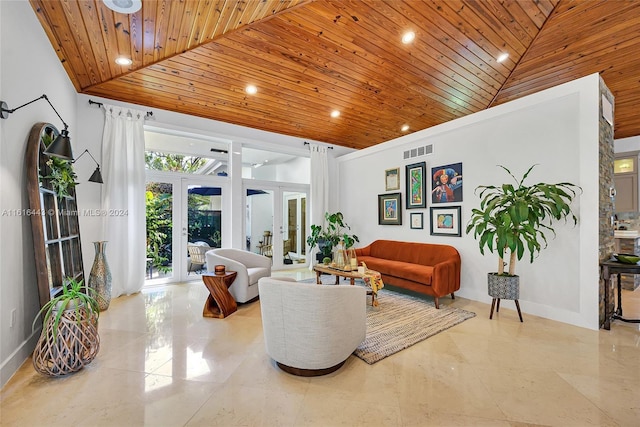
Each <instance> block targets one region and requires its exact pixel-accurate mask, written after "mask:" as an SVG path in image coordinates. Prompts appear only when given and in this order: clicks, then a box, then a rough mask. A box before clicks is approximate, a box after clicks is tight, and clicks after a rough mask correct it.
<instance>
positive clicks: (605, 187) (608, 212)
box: [598, 77, 615, 325]
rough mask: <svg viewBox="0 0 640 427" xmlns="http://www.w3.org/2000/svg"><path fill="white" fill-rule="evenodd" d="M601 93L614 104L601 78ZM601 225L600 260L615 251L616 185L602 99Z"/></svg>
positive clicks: (602, 282)
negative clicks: (611, 194) (614, 197)
mask: <svg viewBox="0 0 640 427" xmlns="http://www.w3.org/2000/svg"><path fill="white" fill-rule="evenodd" d="M600 94H601V97H602V95H604V96H605V98H607V99H608V100H609V102H610V103H611V105H613V106H614V110H615V100H614V97H613V94H612V93H611V91H610V90H609V88H608V87H607V85H606V84H605V83H604V80H602V77H601V78H600ZM599 119H600V165H599V169H600V226H599V241H600V245H599V252H598V256H599V259H600V261H601V262H602V261H605V260H608V259H610V258H611V254H612V253H613V252H614V251H615V241H614V238H613V225H612V224H611V218H612V217H613V215H614V213H615V210H614V205H613V199H612V198H611V196H610V193H609V189H610V188H612V187H614V179H613V160H614V157H615V156H614V152H613V126H611V125H610V124H609V122H607V121H606V120H605V119H604V117H602V101H601V100H600V117H599ZM604 286H609V295H611V296H613V285H612V281H610V282H609V283H606V284H605V283H604V280H602V279H601V280H600V325H602V324H603V323H604V313H605V311H604ZM609 299H610V301H609V312H613V298H609Z"/></svg>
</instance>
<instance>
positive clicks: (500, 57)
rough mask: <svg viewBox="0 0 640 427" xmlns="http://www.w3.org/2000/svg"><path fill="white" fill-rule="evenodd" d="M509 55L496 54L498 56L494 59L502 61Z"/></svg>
mask: <svg viewBox="0 0 640 427" xmlns="http://www.w3.org/2000/svg"><path fill="white" fill-rule="evenodd" d="M508 57H509V54H508V53H501V54H500V55H498V58H497V59H496V61H498V62H499V63H500V62H504V61H506V60H507V58H508Z"/></svg>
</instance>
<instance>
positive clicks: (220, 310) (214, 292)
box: [202, 271, 238, 319]
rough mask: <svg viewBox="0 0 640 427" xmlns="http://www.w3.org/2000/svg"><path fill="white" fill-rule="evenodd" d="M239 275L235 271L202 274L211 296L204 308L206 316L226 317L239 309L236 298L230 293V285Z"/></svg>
mask: <svg viewBox="0 0 640 427" xmlns="http://www.w3.org/2000/svg"><path fill="white" fill-rule="evenodd" d="M237 275H238V273H237V272H235V271H227V272H226V273H224V274H214V273H203V274H202V281H203V282H204V285H205V286H206V287H207V289H209V296H208V297H207V301H206V302H205V303H204V309H203V310H202V315H203V316H204V317H215V318H218V319H224V318H225V317H226V316H228V315H230V314H231V313H235V312H236V310H238V304H237V303H236V300H235V299H234V298H233V295H231V294H230V293H229V286H231V284H232V283H233V281H234V280H235V279H236V276H237Z"/></svg>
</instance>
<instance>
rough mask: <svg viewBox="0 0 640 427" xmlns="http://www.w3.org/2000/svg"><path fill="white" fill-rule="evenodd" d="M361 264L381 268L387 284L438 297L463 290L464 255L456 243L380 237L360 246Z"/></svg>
mask: <svg viewBox="0 0 640 427" xmlns="http://www.w3.org/2000/svg"><path fill="white" fill-rule="evenodd" d="M356 256H357V257H358V264H360V263H361V262H365V263H366V264H367V268H370V269H372V270H376V271H379V272H380V273H381V274H382V280H383V281H384V283H385V284H389V285H392V286H397V287H400V288H405V289H409V290H411V291H415V292H420V293H423V294H427V295H431V296H432V297H433V298H434V302H435V306H436V308H440V306H439V304H438V298H440V297H443V296H445V295H448V294H451V298H455V297H454V295H453V293H454V292H455V291H457V290H458V289H460V254H459V253H458V251H457V250H456V248H454V247H453V246H449V245H436V244H431V243H418V242H398V241H394V240H376V241H375V242H372V243H371V244H370V245H369V246H366V247H364V248H359V249H356Z"/></svg>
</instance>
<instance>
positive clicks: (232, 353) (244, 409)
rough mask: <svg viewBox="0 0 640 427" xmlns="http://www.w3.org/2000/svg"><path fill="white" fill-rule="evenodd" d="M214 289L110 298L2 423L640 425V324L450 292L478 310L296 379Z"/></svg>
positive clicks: (22, 386) (246, 314)
mask: <svg viewBox="0 0 640 427" xmlns="http://www.w3.org/2000/svg"><path fill="white" fill-rule="evenodd" d="M289 274H292V275H294V276H295V277H297V278H298V279H302V278H306V277H310V276H311V275H310V274H309V272H308V271H305V270H300V271H297V272H295V273H289ZM626 295H627V294H625V297H626ZM639 295H640V292H634V293H633V294H632V293H629V297H628V298H626V299H625V297H623V299H625V302H626V301H627V300H628V301H629V304H631V305H630V306H629V307H626V306H625V308H624V310H625V315H632V314H633V313H634V310H637V311H638V312H640V298H639V297H638V296H639ZM206 296H207V291H206V289H205V287H204V286H203V285H202V284H201V283H200V282H197V281H196V282H190V283H187V284H180V285H171V286H163V287H155V288H148V289H145V290H143V292H142V293H139V294H137V295H132V296H128V297H122V298H118V299H116V300H114V301H113V302H112V303H111V307H110V308H109V310H107V311H106V312H104V313H103V314H102V316H101V318H100V337H101V349H100V353H99V354H98V357H97V358H96V359H95V360H94V361H93V362H92V363H91V364H90V365H89V366H87V367H86V368H85V369H83V370H82V371H80V372H78V373H76V374H73V375H70V376H68V377H65V378H58V379H50V378H46V377H43V376H41V375H39V374H36V373H35V371H34V370H33V367H32V366H31V362H30V360H29V361H27V362H26V363H25V364H24V365H23V366H22V368H21V369H20V370H19V371H18V372H17V373H16V375H15V376H14V377H13V378H12V379H11V380H10V381H9V383H8V384H7V385H6V386H5V387H4V388H3V389H2V392H1V398H2V401H1V407H0V424H1V425H2V426H58V425H64V426H76V425H78V426H84V425H87V426H92V425H96V426H141V425H149V426H196V425H202V426H368V427H371V426H431V425H433V426H638V425H640V331H639V327H638V325H637V324H636V325H633V324H624V323H621V322H614V324H613V325H612V328H611V331H604V330H601V331H590V330H586V329H582V328H577V327H573V326H569V325H566V324H562V323H558V322H553V321H550V320H546V319H541V318H537V317H534V316H528V315H526V314H525V319H524V323H520V322H519V321H518V319H517V314H516V312H515V311H514V310H512V308H513V307H511V306H510V305H509V302H508V301H505V302H504V303H503V305H502V308H501V311H500V313H499V314H498V315H497V316H494V319H493V320H489V318H488V314H489V306H488V305H487V304H482V303H478V302H474V301H469V300H465V299H463V298H457V299H456V300H454V301H452V300H450V299H448V298H445V299H443V303H445V304H451V305H453V306H456V307H460V308H463V309H466V310H471V311H474V312H476V313H477V314H478V315H477V316H476V317H475V318H473V319H470V320H468V321H466V322H464V323H462V324H460V325H457V326H455V327H453V328H451V329H449V330H447V331H445V332H443V333H440V334H438V335H436V336H434V337H431V338H429V339H427V340H425V341H423V342H421V343H419V344H417V345H415V346H413V347H411V348H409V349H406V350H404V351H401V352H400V353H397V354H395V355H393V356H391V357H389V358H387V359H384V360H382V361H380V362H378V363H377V364H375V365H367V364H366V363H364V362H363V361H361V360H360V359H358V358H356V357H355V356H351V357H350V358H349V359H348V361H347V363H346V364H345V366H344V367H342V368H341V369H340V370H339V371H337V372H335V373H333V374H330V375H328V376H325V377H317V378H299V377H295V376H291V375H289V374H286V373H283V372H281V371H279V370H278V368H277V367H276V366H275V365H274V363H273V362H272V361H271V360H270V359H269V357H268V356H267V355H266V354H265V351H264V343H263V338H262V330H261V320H260V304H259V303H253V304H249V305H243V306H241V307H240V309H239V310H238V311H237V312H236V313H234V314H233V315H231V316H230V317H228V318H227V319H222V320H220V319H206V318H203V317H202V306H203V303H204V301H205V299H206ZM634 299H635V302H633V300H634ZM524 304H526V303H523V305H524ZM629 304H626V305H629ZM639 314H640V313H639ZM638 317H640V316H638Z"/></svg>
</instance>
